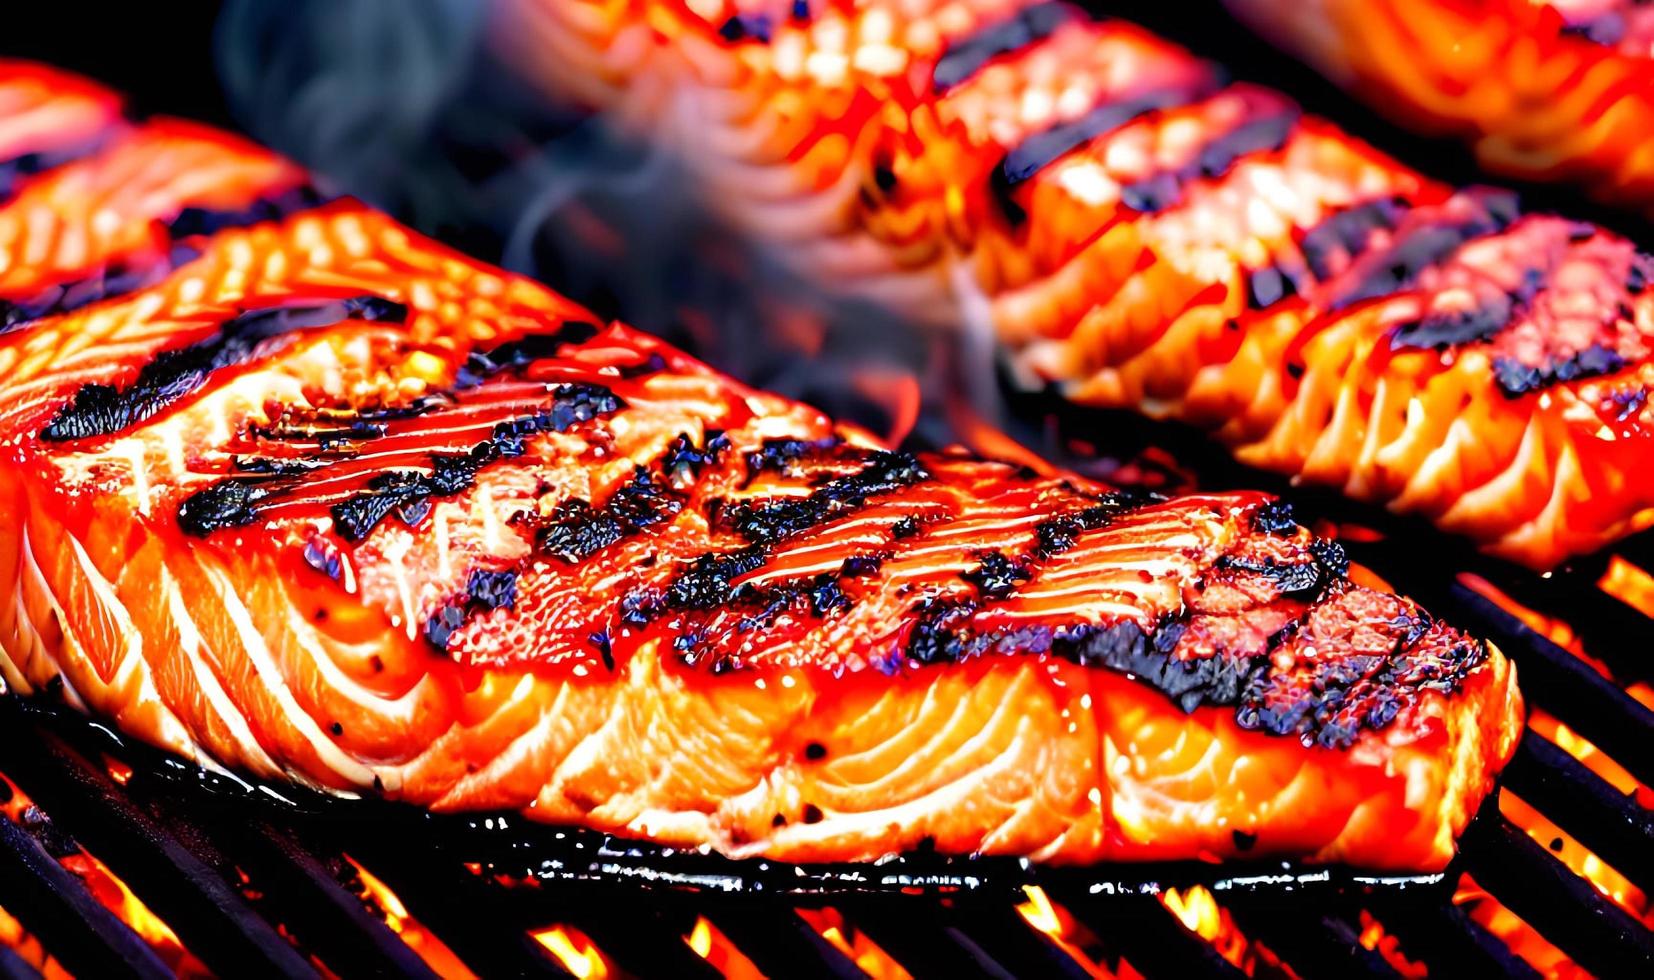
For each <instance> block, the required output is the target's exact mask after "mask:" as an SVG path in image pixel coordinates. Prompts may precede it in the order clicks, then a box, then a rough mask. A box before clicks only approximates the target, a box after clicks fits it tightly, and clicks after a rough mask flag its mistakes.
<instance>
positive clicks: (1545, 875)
mask: <svg viewBox="0 0 1654 980" xmlns="http://www.w3.org/2000/svg"><path fill="white" fill-rule="evenodd" d="M1490 811H1492V808H1491V807H1489V808H1487V809H1486V810H1484V812H1483V813H1482V815H1481V816H1480V817H1479V818H1478V819H1477V820H1476V822H1475V823H1474V824H1472V825H1471V828H1470V830H1469V831H1468V832H1467V833H1466V834H1465V836H1464V839H1463V840H1462V841H1460V844H1459V851H1460V855H1461V856H1462V858H1463V859H1464V861H1465V864H1466V866H1467V870H1469V871H1470V873H1471V874H1472V875H1474V876H1475V878H1476V881H1477V882H1478V883H1479V884H1481V885H1482V887H1484V888H1486V889H1487V890H1488V891H1489V892H1492V893H1493V895H1494V896H1495V897H1496V898H1498V899H1499V901H1501V902H1503V903H1504V904H1505V905H1506V906H1508V907H1509V908H1510V909H1511V911H1513V912H1515V913H1516V914H1517V915H1519V916H1521V917H1522V918H1523V919H1525V920H1526V921H1527V922H1528V924H1529V925H1531V926H1533V927H1534V928H1535V929H1537V930H1539V932H1540V934H1541V935H1543V936H1544V937H1545V938H1546V939H1548V940H1550V942H1552V943H1554V944H1555V945H1556V946H1557V947H1558V948H1559V949H1561V950H1562V951H1563V952H1565V953H1567V954H1568V955H1569V956H1570V957H1571V958H1573V959H1574V960H1575V961H1576V962H1578V963H1579V964H1580V965H1582V966H1584V967H1585V968H1586V969H1588V970H1590V971H1592V972H1593V973H1597V974H1599V975H1603V976H1616V975H1622V974H1623V973H1624V972H1625V971H1627V970H1628V969H1637V970H1640V971H1641V973H1642V975H1644V976H1647V975H1648V974H1649V972H1650V971H1654V933H1651V932H1649V930H1648V929H1647V928H1645V927H1644V926H1643V924H1642V923H1641V922H1638V921H1637V920H1636V919H1635V918H1633V917H1632V916H1631V915H1629V914H1627V913H1626V912H1625V911H1624V910H1623V909H1621V908H1620V907H1619V906H1617V905H1615V904H1614V903H1613V902H1612V901H1610V900H1609V899H1608V898H1606V897H1605V896H1603V895H1602V894H1601V893H1600V892H1598V891H1597V889H1596V887H1595V886H1593V885H1592V884H1591V883H1590V882H1588V881H1586V880H1585V879H1583V878H1581V877H1579V876H1578V875H1576V874H1574V873H1573V871H1571V870H1569V868H1568V867H1567V866H1566V865H1564V864H1562V862H1560V861H1558V860H1556V858H1555V857H1554V856H1552V855H1551V853H1550V852H1549V851H1547V850H1545V848H1544V847H1542V846H1540V845H1539V844H1537V843H1535V842H1534V841H1533V840H1532V839H1531V838H1530V837H1528V835H1527V834H1525V833H1523V832H1522V831H1521V830H1520V829H1518V828H1517V827H1515V826H1513V825H1512V824H1511V823H1510V822H1509V821H1508V820H1505V819H1504V818H1503V817H1502V816H1499V815H1498V814H1497V812H1496V811H1494V812H1490Z"/></svg>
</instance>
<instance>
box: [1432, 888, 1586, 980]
mask: <svg viewBox="0 0 1654 980" xmlns="http://www.w3.org/2000/svg"><path fill="white" fill-rule="evenodd" d="M1453 903H1454V904H1455V905H1459V906H1461V907H1463V908H1464V910H1465V911H1466V913H1468V914H1469V915H1470V917H1471V918H1472V919H1474V920H1475V921H1477V922H1478V923H1480V924H1481V925H1482V927H1483V928H1484V929H1486V930H1487V931H1488V932H1490V933H1492V934H1493V935H1494V937H1495V938H1497V939H1498V940H1499V941H1500V942H1502V943H1504V944H1505V945H1506V946H1507V947H1509V948H1510V951H1511V952H1513V953H1515V954H1516V955H1518V956H1520V957H1522V958H1523V959H1524V960H1527V961H1528V963H1529V965H1531V966H1532V967H1533V968H1534V969H1535V970H1537V971H1539V973H1540V974H1541V975H1542V976H1544V977H1547V978H1548V980H1586V978H1588V977H1590V975H1591V974H1590V973H1588V972H1587V971H1585V970H1584V969H1582V968H1581V967H1579V966H1578V965H1577V964H1575V963H1574V962H1573V961H1572V960H1570V959H1568V956H1567V954H1565V953H1563V952H1562V950H1560V949H1557V948H1556V947H1555V946H1552V945H1551V944H1550V943H1549V942H1548V941H1547V940H1546V939H1545V937H1544V936H1541V935H1540V934H1539V932H1538V931H1537V930H1535V929H1534V928H1533V927H1532V926H1530V925H1528V924H1527V922H1525V921H1524V920H1523V919H1522V918H1521V916H1518V915H1517V914H1516V913H1515V912H1512V911H1511V910H1510V909H1508V908H1506V907H1505V906H1504V905H1503V904H1501V903H1500V902H1499V900H1498V899H1496V898H1494V897H1493V896H1492V895H1489V894H1488V893H1487V892H1486V891H1483V890H1482V888H1481V886H1479V885H1477V884H1476V882H1475V880H1474V879H1473V878H1471V877H1470V876H1469V875H1465V876H1464V877H1463V878H1460V879H1459V887H1458V889H1457V890H1456V891H1455V892H1454V893H1453Z"/></svg>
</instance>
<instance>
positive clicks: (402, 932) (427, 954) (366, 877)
mask: <svg viewBox="0 0 1654 980" xmlns="http://www.w3.org/2000/svg"><path fill="white" fill-rule="evenodd" d="M345 860H346V861H348V862H349V863H350V866H351V867H352V868H355V869H356V880H357V881H358V882H360V883H361V886H362V888H361V891H359V892H357V895H358V896H359V897H361V898H363V899H365V900H366V901H367V902H368V903H369V904H370V905H372V906H373V907H375V908H377V909H378V910H379V915H380V917H381V918H383V919H384V920H385V925H387V926H390V929H391V931H392V932H394V933H396V934H397V935H398V936H400V937H401V939H402V941H403V942H404V943H407V944H408V948H409V949H411V950H413V951H414V955H415V956H418V957H419V958H420V959H422V960H424V961H425V965H426V966H429V967H430V968H431V969H432V971H434V972H435V973H436V974H437V975H438V976H440V977H444V978H447V980H474V978H475V977H476V974H475V973H472V972H471V970H470V968H469V967H467V966H466V965H465V964H464V963H463V962H462V961H461V960H460V958H459V957H458V956H455V955H454V951H453V950H451V949H449V948H448V946H447V944H445V943H444V942H443V941H442V940H440V939H438V938H437V937H436V934H435V933H433V932H431V931H430V930H429V929H426V928H425V927H424V926H422V925H420V924H419V920H417V919H415V918H414V917H413V915H412V914H411V913H409V911H408V907H407V906H406V905H404V904H403V902H402V899H401V898H400V897H398V896H397V894H396V892H394V891H392V890H391V888H390V886H389V885H387V884H385V883H384V882H383V881H381V880H379V878H378V877H377V876H375V875H374V874H373V873H372V872H370V871H368V869H367V868H364V867H362V865H361V864H360V863H359V862H358V861H357V860H356V859H355V858H353V857H351V856H350V855H348V854H346V855H345ZM536 938H538V937H536Z"/></svg>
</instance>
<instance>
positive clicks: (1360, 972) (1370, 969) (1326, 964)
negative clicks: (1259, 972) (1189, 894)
mask: <svg viewBox="0 0 1654 980" xmlns="http://www.w3.org/2000/svg"><path fill="white" fill-rule="evenodd" d="M1227 904H1228V907H1229V911H1230V914H1232V915H1233V916H1234V917H1235V922H1236V923H1237V924H1238V925H1239V926H1240V928H1241V931H1242V932H1244V933H1245V934H1246V935H1247V936H1248V937H1249V938H1251V939H1254V940H1256V941H1258V942H1261V943H1263V944H1264V945H1266V946H1268V947H1269V948H1270V950H1272V951H1273V952H1274V953H1275V954H1276V955H1277V956H1280V957H1281V958H1282V959H1284V960H1286V961H1287V962H1288V963H1290V964H1292V968H1293V969H1294V970H1297V971H1298V973H1299V974H1300V975H1302V976H1305V977H1308V978H1311V980H1314V978H1319V977H1339V978H1344V977H1371V978H1374V980H1393V978H1395V977H1396V976H1398V974H1397V973H1396V971H1395V970H1394V969H1393V968H1392V967H1391V966H1390V964H1389V963H1387V962H1385V960H1384V957H1382V956H1380V955H1379V954H1378V953H1376V952H1374V951H1373V950H1370V949H1367V948H1366V947H1364V946H1362V945H1361V942H1360V940H1359V938H1358V936H1357V934H1356V931H1355V929H1354V928H1352V927H1351V926H1350V925H1349V923H1348V922H1345V921H1344V920H1343V919H1341V918H1339V917H1338V916H1336V915H1329V914H1325V913H1324V911H1322V910H1321V909H1318V908H1315V907H1310V906H1306V905H1305V903H1303V902H1283V901H1282V900H1281V899H1279V898H1277V897H1274V896H1260V895H1255V894H1253V895H1234V896H1231V897H1230V898H1229V900H1228V903H1227Z"/></svg>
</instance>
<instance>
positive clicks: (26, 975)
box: [0, 946, 61, 980]
mask: <svg viewBox="0 0 1654 980" xmlns="http://www.w3.org/2000/svg"><path fill="white" fill-rule="evenodd" d="M60 962H61V961H60ZM0 980H40V971H39V970H36V969H35V968H34V967H32V966H30V965H29V964H27V963H25V962H24V961H23V957H21V956H18V955H17V954H16V953H15V952H13V951H12V950H9V949H6V948H5V947H3V946H0Z"/></svg>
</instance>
